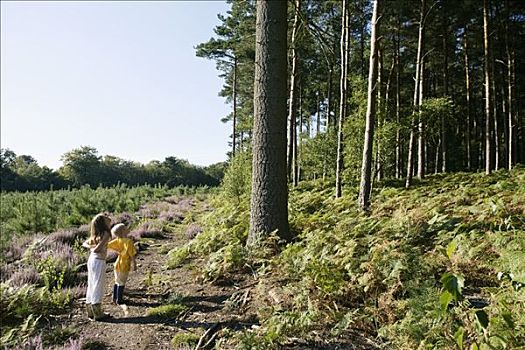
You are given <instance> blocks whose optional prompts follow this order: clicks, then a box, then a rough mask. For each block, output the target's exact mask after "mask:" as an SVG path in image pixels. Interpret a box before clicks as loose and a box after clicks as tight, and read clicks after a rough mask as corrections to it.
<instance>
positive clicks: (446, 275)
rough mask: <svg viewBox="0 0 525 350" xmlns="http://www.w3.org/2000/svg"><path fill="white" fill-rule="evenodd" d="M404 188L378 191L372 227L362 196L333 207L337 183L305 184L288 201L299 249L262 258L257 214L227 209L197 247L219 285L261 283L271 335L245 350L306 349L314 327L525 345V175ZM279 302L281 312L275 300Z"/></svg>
mask: <svg viewBox="0 0 525 350" xmlns="http://www.w3.org/2000/svg"><path fill="white" fill-rule="evenodd" d="M399 185H400V186H399V187H396V184H395V183H394V185H388V184H384V185H383V187H380V188H377V189H376V190H375V192H374V193H373V196H374V198H375V201H374V204H373V206H372V208H371V212H370V213H368V215H364V214H363V213H362V212H360V211H359V210H358V209H357V208H356V204H355V203H356V201H355V193H356V190H355V189H354V190H352V189H350V190H349V191H348V194H347V195H346V196H344V197H343V198H340V199H334V198H333V190H332V188H331V185H330V184H329V183H328V182H325V181H322V180H318V181H309V182H308V181H307V182H302V183H301V184H300V185H299V186H298V187H297V188H295V189H294V190H293V191H292V192H291V194H290V221H291V224H292V225H291V227H292V228H293V230H294V231H295V232H296V233H297V240H296V241H295V242H293V243H290V244H288V245H287V246H285V247H279V244H278V242H271V241H269V242H266V245H265V244H261V246H260V248H259V249H258V251H259V252H260V251H263V250H264V251H265V253H261V254H257V253H255V252H252V251H249V250H246V249H245V248H244V243H245V235H246V233H247V229H248V228H247V223H248V221H249V215H248V210H247V208H246V207H245V206H244V205H243V204H242V203H241V205H240V206H234V205H231V204H227V203H225V202H224V201H220V199H219V201H220V203H221V204H220V205H217V210H216V211H215V212H212V213H210V214H209V215H208V216H206V217H205V223H206V225H205V226H206V228H205V230H204V232H203V233H202V234H201V235H199V236H198V237H197V238H196V239H195V240H193V241H192V242H191V243H190V245H189V247H190V252H191V255H192V256H209V257H210V260H209V265H208V266H207V267H206V268H205V270H204V273H205V274H207V275H208V277H209V278H211V279H214V278H217V276H224V275H226V274H227V273H228V272H229V271H236V270H238V269H239V268H242V266H249V267H250V268H251V269H252V270H253V271H254V274H255V275H256V276H258V278H259V287H258V292H257V293H258V294H259V295H260V298H259V299H257V300H259V302H261V303H262V304H261V305H258V310H259V313H258V314H259V318H260V321H261V327H260V328H259V329H258V330H257V331H256V332H245V333H243V334H242V335H240V336H239V337H238V338H237V341H238V346H239V347H240V348H243V347H244V348H249V347H250V346H251V347H253V348H260V349H265V348H272V347H273V348H275V347H276V346H278V345H279V344H280V345H282V344H285V343H286V340H287V339H288V338H289V337H306V338H308V336H309V334H310V331H311V329H312V327H313V326H314V325H315V328H316V329H318V328H321V329H324V330H329V332H330V334H337V335H344V334H345V333H346V332H351V331H352V330H353V331H359V332H362V331H361V330H362V329H363V328H365V329H371V330H373V332H374V333H375V332H377V333H378V334H379V335H380V336H381V339H382V341H383V342H384V343H385V344H386V345H387V346H388V347H390V348H395V349H406V350H408V349H454V348H457V347H460V348H461V347H462V348H463V349H468V348H470V347H471V346H479V347H480V348H487V347H488V346H490V347H492V348H494V349H503V348H513V347H516V346H518V344H522V343H523V339H524V337H525V316H523V315H525V309H524V307H525V303H524V299H523V298H524V296H523V293H524V291H525V288H521V284H520V283H522V282H523V278H522V276H523V271H524V266H523V263H524V261H525V259H523V251H525V246H524V244H525V222H524V221H523V220H522V218H521V216H520V215H522V214H520V213H523V210H524V208H525V202H524V198H525V173H524V171H523V169H520V168H517V169H515V170H513V171H512V172H510V173H508V172H503V171H502V172H496V173H494V174H493V175H491V176H489V177H487V176H484V175H481V174H464V173H457V174H451V175H446V176H444V175H436V176H431V177H429V178H428V179H425V180H423V181H421V182H420V183H419V184H418V186H417V187H415V188H412V189H408V190H407V189H404V188H403V187H401V186H402V184H399ZM217 198H221V195H218V196H217ZM498 272H500V274H499V276H500V279H499V280H498V278H497V276H496V275H497V273H498ZM276 290H278V291H280V292H279V293H280V294H278V297H277V298H276V299H275V300H278V301H272V298H267V297H266V296H267V295H270V294H272V295H273V294H274V292H275V291H276ZM474 344H476V345H474ZM502 344H505V345H502Z"/></svg>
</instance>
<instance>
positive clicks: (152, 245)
mask: <svg viewBox="0 0 525 350" xmlns="http://www.w3.org/2000/svg"><path fill="white" fill-rule="evenodd" d="M209 210H213V209H212V208H210V207H209V206H208V204H207V203H206V202H205V201H194V202H193V207H192V208H191V209H190V211H192V213H186V214H188V215H191V216H192V217H194V218H196V222H195V223H196V224H198V220H199V216H200V215H201V214H202V213H204V212H206V211H209ZM181 212H183V210H182V209H181ZM183 214H184V213H183ZM186 227H187V225H184V224H180V229H179V231H178V232H172V233H170V232H163V235H164V237H163V238H156V239H152V238H147V239H141V240H140V247H141V250H140V252H139V254H138V256H137V265H138V266H137V271H135V272H131V273H130V276H129V279H128V282H127V285H126V289H125V291H124V299H125V303H126V306H127V312H125V311H124V310H123V309H122V307H121V306H118V305H114V304H112V300H111V299H112V296H111V295H112V294H111V293H112V289H113V282H114V278H113V264H112V263H108V264H107V268H106V289H105V296H104V300H103V308H104V311H105V312H106V313H109V314H110V315H111V317H110V318H108V319H106V320H104V321H99V322H94V321H90V320H89V319H88V318H87V315H86V313H85V304H84V302H85V299H84V298H81V299H77V300H76V301H75V303H74V308H73V310H72V313H71V314H70V315H69V316H68V318H69V319H68V320H65V322H64V323H66V324H67V326H69V327H72V328H73V329H76V330H77V331H78V334H77V335H78V336H79V337H80V338H81V339H82V343H83V344H84V347H83V348H87V349H91V350H95V349H96V350H98V349H110V350H113V349H137V350H147V349H151V350H153V349H179V350H188V349H211V348H213V347H214V346H215V348H220V349H234V348H235V347H236V346H235V345H234V344H232V343H229V341H228V338H230V337H231V336H232V334H233V333H237V332H242V331H244V330H255V329H257V328H258V327H259V321H258V318H257V307H258V306H257V303H256V302H255V300H253V299H255V294H256V293H257V283H258V281H257V280H256V279H255V278H254V277H253V275H251V274H250V273H244V274H242V273H238V274H235V275H232V274H230V275H229V276H228V278H227V279H223V280H219V281H214V282H208V281H205V280H204V279H203V277H202V276H203V275H202V268H203V267H204V265H205V264H206V260H204V259H193V260H191V261H189V262H188V263H186V264H184V265H182V266H181V267H178V268H175V269H168V268H167V259H168V254H167V252H168V251H169V250H170V249H173V248H175V247H180V246H183V245H184V244H186V243H187V242H188V241H189V239H190V238H188V237H187V236H186V235H185V234H184V232H182V231H183V230H184V228H186ZM252 296H254V297H253V298H252ZM170 302H171V303H173V302H175V303H177V304H182V305H183V306H184V307H185V311H184V312H182V313H181V314H179V315H177V316H176V317H173V316H171V317H159V316H156V315H154V316H152V315H150V314H149V313H148V311H149V310H151V309H153V308H156V307H159V306H162V305H167V304H169V303H170ZM181 333H182V334H181ZM176 335H179V336H181V335H182V336H181V339H184V338H185V337H187V339H192V340H191V341H188V342H186V343H185V342H182V343H180V344H175V345H174V344H173V343H172V339H173V337H174V336H176ZM311 335H312V337H311V339H310V340H308V341H307V340H304V339H300V338H292V339H290V341H289V342H288V343H287V344H282V345H280V346H279V348H280V349H295V350H298V349H332V350H336V349H360V350H363V349H378V348H379V346H378V344H377V343H375V342H374V341H373V340H371V339H368V337H367V336H366V335H365V334H361V333H359V332H352V333H347V334H346V335H345V336H342V337H337V338H334V337H331V336H329V334H326V333H325V332H324V331H323V330H322V329H319V330H318V331H314V332H313V334H311ZM221 338H223V339H222V341H221V340H220V339H221ZM219 341H220V343H219V344H217V342H219ZM199 342H200V346H197V344H196V343H199ZM206 343H207V344H206Z"/></svg>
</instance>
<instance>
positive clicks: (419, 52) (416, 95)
mask: <svg viewBox="0 0 525 350" xmlns="http://www.w3.org/2000/svg"><path fill="white" fill-rule="evenodd" d="M424 19H425V0H421V7H420V10H419V35H418V40H417V56H416V79H415V87H414V112H413V113H412V124H411V126H410V140H409V143H408V160H407V177H406V182H405V187H410V185H411V183H412V176H413V172H414V148H415V139H416V129H415V128H416V115H417V114H419V105H420V101H419V97H420V93H419V89H420V88H421V61H422V57H423V36H424Z"/></svg>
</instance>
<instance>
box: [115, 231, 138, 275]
mask: <svg viewBox="0 0 525 350" xmlns="http://www.w3.org/2000/svg"><path fill="white" fill-rule="evenodd" d="M108 248H109V249H112V250H114V251H116V252H118V258H117V261H115V270H116V271H119V272H129V270H131V261H132V260H133V257H134V256H135V255H137V250H136V249H135V245H134V244H133V240H132V239H130V238H115V239H114V240H112V241H111V242H109V243H108Z"/></svg>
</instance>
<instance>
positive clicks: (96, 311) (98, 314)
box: [92, 304, 111, 321]
mask: <svg viewBox="0 0 525 350" xmlns="http://www.w3.org/2000/svg"><path fill="white" fill-rule="evenodd" d="M92 307H93V315H94V319H95V321H102V320H105V319H107V318H109V317H111V316H110V315H109V314H106V313H104V312H103V311H102V305H101V304H93V305H92Z"/></svg>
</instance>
